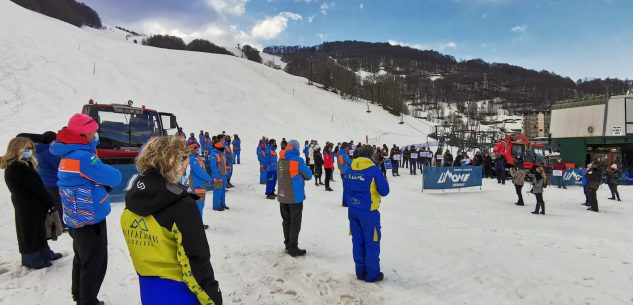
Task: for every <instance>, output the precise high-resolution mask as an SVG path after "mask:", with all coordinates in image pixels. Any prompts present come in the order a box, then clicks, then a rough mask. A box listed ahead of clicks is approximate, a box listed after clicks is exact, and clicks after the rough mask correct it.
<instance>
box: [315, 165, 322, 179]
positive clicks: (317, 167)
mask: <svg viewBox="0 0 633 305" xmlns="http://www.w3.org/2000/svg"><path fill="white" fill-rule="evenodd" d="M322 175H323V166H321V165H316V164H315V165H314V178H315V179H314V180H315V181H314V182H317V181H316V180H317V179H318V182H321V176H322Z"/></svg>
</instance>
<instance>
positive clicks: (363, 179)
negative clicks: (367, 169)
mask: <svg viewBox="0 0 633 305" xmlns="http://www.w3.org/2000/svg"><path fill="white" fill-rule="evenodd" d="M347 179H349V180H359V181H365V176H363V175H353V174H349V175H347Z"/></svg>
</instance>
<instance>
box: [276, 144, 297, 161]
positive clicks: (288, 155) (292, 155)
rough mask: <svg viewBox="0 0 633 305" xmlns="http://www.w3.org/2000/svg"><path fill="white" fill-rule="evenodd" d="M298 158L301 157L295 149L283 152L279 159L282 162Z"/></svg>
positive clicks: (280, 153)
mask: <svg viewBox="0 0 633 305" xmlns="http://www.w3.org/2000/svg"><path fill="white" fill-rule="evenodd" d="M287 147H288V146H287ZM298 157H299V151H298V150H296V149H295V148H292V149H284V150H282V151H281V152H279V159H281V160H290V159H292V158H298Z"/></svg>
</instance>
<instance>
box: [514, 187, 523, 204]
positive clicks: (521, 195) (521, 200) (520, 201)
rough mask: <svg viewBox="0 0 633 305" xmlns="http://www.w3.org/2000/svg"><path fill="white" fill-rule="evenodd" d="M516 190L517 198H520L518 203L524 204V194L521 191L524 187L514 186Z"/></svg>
mask: <svg viewBox="0 0 633 305" xmlns="http://www.w3.org/2000/svg"><path fill="white" fill-rule="evenodd" d="M514 188H515V189H516V191H517V196H518V197H519V201H517V204H523V194H521V190H522V189H523V185H516V184H515V185H514Z"/></svg>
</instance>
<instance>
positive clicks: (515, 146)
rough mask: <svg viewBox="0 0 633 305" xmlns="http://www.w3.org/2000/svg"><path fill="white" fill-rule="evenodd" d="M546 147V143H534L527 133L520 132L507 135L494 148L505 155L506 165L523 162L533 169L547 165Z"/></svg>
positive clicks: (496, 151)
mask: <svg viewBox="0 0 633 305" xmlns="http://www.w3.org/2000/svg"><path fill="white" fill-rule="evenodd" d="M544 147H545V145H544V144H537V143H532V142H530V139H529V138H528V137H527V136H526V135H525V134H522V133H519V134H513V135H509V136H507V137H506V138H505V139H503V140H502V141H501V142H499V143H497V145H495V146H494V148H493V150H494V152H495V153H497V155H502V156H504V157H505V159H506V167H514V166H515V165H517V164H518V162H521V163H523V167H524V168H526V169H531V168H532V167H534V166H538V165H541V166H543V167H546V166H547V161H546V160H545V149H544Z"/></svg>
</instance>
